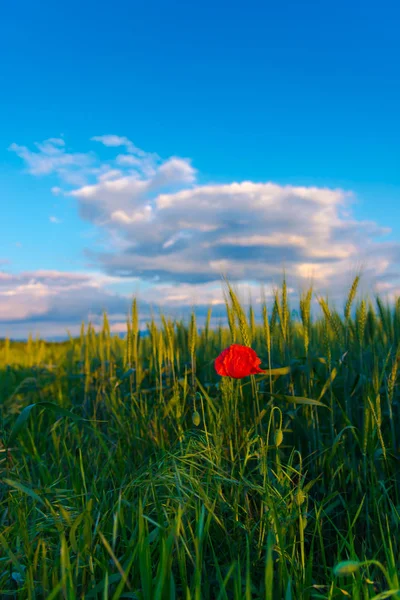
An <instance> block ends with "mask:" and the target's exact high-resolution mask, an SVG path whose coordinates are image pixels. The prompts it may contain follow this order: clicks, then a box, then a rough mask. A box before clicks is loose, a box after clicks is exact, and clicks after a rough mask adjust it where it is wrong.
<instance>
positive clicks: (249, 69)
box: [0, 0, 400, 336]
mask: <svg viewBox="0 0 400 600" xmlns="http://www.w3.org/2000/svg"><path fill="white" fill-rule="evenodd" d="M399 17H400V7H399V5H398V3H397V2H395V1H394V0H392V1H390V2H389V1H383V2H380V3H379V4H377V3H373V2H369V1H367V2H355V1H353V0H350V1H347V2H344V1H339V2H329V3H328V2H320V1H319V2H316V1H313V2H307V3H303V2H281V3H277V2H276V3H275V2H274V3H272V2H247V3H238V2H229V3H227V2H215V1H214V2H208V1H206V2H201V3H197V4H196V3H177V2H172V3H171V2H170V3H166V2H165V3H163V2H140V3H139V2H127V1H116V2H113V3H106V2H101V1H100V2H91V1H86V2H84V3H81V2H79V3H78V2H76V1H74V0H73V1H70V2H68V3H54V2H49V1H42V2H38V3H35V4H32V3H31V2H27V1H26V0H21V1H20V2H18V3H16V2H14V3H8V5H7V6H5V7H3V9H2V20H1V22H0V50H1V55H2V56H3V57H6V59H5V60H3V61H2V64H1V66H0V91H1V94H0V107H1V112H0V198H1V200H2V206H3V216H4V219H5V223H6V226H5V227H3V228H2V235H1V238H0V275H1V273H3V275H2V277H0V336H1V335H5V334H9V335H10V334H11V335H14V336H22V335H26V333H27V332H28V331H29V330H34V331H36V330H39V331H40V332H43V334H44V335H53V334H54V335H58V334H61V333H62V331H65V329H66V327H67V326H68V327H70V328H71V326H72V325H74V323H75V321H77V320H78V318H79V319H80V318H87V317H88V315H89V314H90V315H93V314H98V313H99V312H100V310H101V309H102V308H108V309H109V310H110V311H111V312H113V314H114V321H115V324H116V325H115V327H116V329H117V327H118V323H119V322H120V321H121V322H122V318H121V315H123V313H124V311H125V306H126V304H127V299H128V297H129V296H131V295H132V293H134V292H135V290H136V289H140V290H141V292H140V293H141V294H143V303H144V307H145V308H144V313H143V314H144V315H145V314H146V310H147V308H146V307H147V305H148V303H156V302H161V301H164V300H165V303H166V306H167V307H169V308H171V309H172V308H175V309H176V310H178V311H183V312H184V311H185V310H186V308H187V307H188V306H189V305H190V303H191V302H192V300H193V299H194V300H198V301H199V303H200V305H201V306H203V305H204V307H205V305H206V304H207V302H210V301H213V302H214V303H215V306H216V307H218V306H219V305H218V304H217V297H220V299H221V301H222V293H221V286H220V283H219V281H220V279H219V269H225V268H226V269H227V273H228V275H230V276H231V278H232V280H233V281H236V282H238V283H243V284H245V283H247V284H249V285H250V287H251V286H253V285H254V290H256V289H257V288H258V286H259V283H260V282H265V283H266V285H267V289H268V285H270V284H271V282H272V280H274V281H275V280H277V281H279V277H278V276H277V270H278V267H277V265H278V264H279V265H280V266H281V267H282V265H283V263H285V266H286V268H287V272H288V279H289V284H290V282H291V281H292V283H293V294H295V292H296V289H297V287H298V286H299V285H300V284H301V283H302V280H303V279H305V277H306V276H305V273H306V272H307V273H308V271H307V268H308V267H307V265H313V267H312V268H313V272H314V276H315V280H316V282H319V283H320V284H321V289H324V288H325V287H327V288H329V287H332V284H333V283H335V286H334V288H335V293H336V294H337V296H338V298H340V294H342V293H343V291H344V290H345V289H347V288H346V286H347V284H348V281H349V279H351V275H352V274H354V269H355V267H356V265H357V264H359V262H365V261H366V263H367V264H368V269H369V270H367V275H368V276H369V277H370V281H372V282H374V283H376V284H378V287H379V286H380V288H379V289H380V290H381V291H383V292H387V293H396V290H397V289H398V287H399V282H398V281H396V266H397V264H398V260H399V257H400V251H399V248H398V247H397V239H398V235H399V233H400V208H399V206H400V169H399V154H400V153H399V139H400V118H399V111H398V107H399V106H400V67H399V65H400V60H399V59H400V42H399V36H398V22H399ZM105 136H114V138H110V137H105ZM94 137H97V138H99V139H98V140H97V141H95V140H93V138H94ZM49 139H50V140H56V141H55V142H47V143H45V144H43V142H44V141H45V140H49ZM124 139H126V140H128V141H130V142H129V143H131V144H132V145H131V146H129V144H128V142H126V141H125V142H124ZM119 142H120V143H119ZM118 143H119V145H117V144H118ZM35 144H41V146H38V145H35ZM10 147H11V149H10ZM137 149H142V152H141V151H139V150H137ZM121 156H124V157H125V158H121ZM126 156H128V157H129V158H128V159H126ZM134 159H135V160H136V164H135V167H133V162H134ZM49 161H50V162H49ZM163 165H164V166H163ZM160 168H161V172H162V178H163V179H162V182H161V183H160V175H157V173H158V170H159V169H160ZM100 177H103V179H102V180H100ZM106 180H108V181H111V182H114V183H112V184H111V185H109V187H107V189H106V187H104V185H105V184H104V181H106ZM99 181H103V184H99ZM119 181H120V182H121V181H125V182H127V188H126V193H125V192H124V193H123V194H122V195H121V192H120V188H121V186H120V185H119V183H118V182H119ZM138 181H139V182H140V181H141V182H145V183H146V186H145V187H146V193H145V194H144V195H143V194H142V192H140V193H139V191H138V185H137V184H136V183H134V182H138ZM242 182H250V183H251V184H252V185H255V186H256V187H251V185H250V186H247V187H246V186H244V187H243V186H242V188H240V193H239V199H238V196H237V190H235V188H234V187H232V186H233V185H234V183H239V184H240V183H242ZM269 182H271V184H273V185H274V186H275V187H274V188H265V187H262V186H265V185H267V184H268V183H269ZM88 185H91V186H97V187H95V188H93V189H92V191H91V192H90V194H91V196H90V197H91V200H90V209H89V207H88V204H89V201H88V196H85V192H82V190H83V189H84V188H85V186H88ZM257 186H258V187H257ZM260 186H261V187H260ZM285 186H292V187H291V188H287V187H285ZM139 187H140V186H139ZM312 188H317V190H322V191H320V192H310V193H309V192H307V190H310V189H312ZM325 188H329V189H331V190H338V189H340V190H343V191H344V192H351V193H352V197H350V196H348V195H346V194H345V193H344V192H341V193H339V192H337V195H336V196H329V195H326V194H325V196H324V193H325V192H324V191H323V190H324V189H325ZM118 190H119V191H118ZM202 190H203V191H202ZM300 190H303V191H300ZM304 190H306V191H304ZM179 194H181V196H179ZM182 194H184V199H183V200H182ZM185 194H186V195H185ZM307 194H308V196H310V194H311V197H312V199H311V200H310V198H308V196H307ZM318 194H319V195H318ZM305 196H306V197H307V201H306V206H305V205H304V202H305V200H304V198H305ZM165 197H169V200H168V198H167V199H165ZM205 198H206V199H205ZM202 202H203V204H204V207H203V208H202V211H200V209H199V206H200V205H201V206H203V204H202ZM310 202H314V203H315V206H314V208H315V210H313V211H311V214H312V215H313V218H314V216H315V223H314V228H310V227H308V225H307V222H306V221H305V219H302V215H303V216H304V215H305V214H308V213H307V206H308V205H309V203H310ZM343 203H344V206H342V204H343ZM327 204H329V205H330V208H328V209H327V208H326V206H327ZM261 205H262V207H263V208H260V206H261ZM339 205H340V210H339ZM145 206H148V207H150V208H148V209H145V208H144V207H145ZM218 207H219V208H218ZM271 207H272V208H271ZM273 207H277V208H273ZM321 207H325V208H323V209H322V208H321ZM278 208H279V210H278ZM135 211H136V212H135ZM143 211H144V212H143ZM146 211H147V212H146ZM179 211H180V213H179ZM199 211H200V212H199ZM260 211H261V212H260ZM184 213H187V215H188V219H186V221H187V222H186V224H185V222H184V219H183V218H182V215H183V214H184ZM271 213H273V214H274V216H273V217H270V215H271ZM178 215H180V216H179V218H178ZM190 215H191V217H192V220H190V218H189V217H190ZM249 215H253V222H251V221H249V222H246V219H247V217H248V216H249ZM318 215H319V216H318ZM297 217H298V227H297V228H296V223H295V222H293V220H294V221H295V220H296V218H297ZM285 218H286V221H285ZM193 219H194V220H193ZM189 221H190V223H189ZM255 221H257V222H258V226H256V224H255ZM366 221H368V222H369V225H365V224H364V225H362V223H363V222H366ZM350 222H351V225H350V224H349V223H350ZM322 223H324V224H323V225H322ZM218 226H220V227H218ZM213 227H214V229H213ZM388 228H390V231H389V229H388ZM284 235H290V236H292V237H291V238H290V239H291V241H289V243H288V244H285V242H284V241H282V240H283V239H284V238H283V237H282V236H284ZM296 235H297V237H296ZM257 236H258V237H257ZM260 236H261V237H260ZM293 236H295V237H293ZM235 240H236V243H235ZM314 242H315V248H318V249H319V250H318V252H316V251H313V252H310V251H307V252H306V250H305V245H306V246H307V247H308V248H310V245H311V244H312V243H314ZM335 244H336V245H335ZM329 248H331V252H332V254H331V255H329V251H330V250H329ZM172 249H173V250H174V252H173V253H172V254H171V252H172ZM272 255H273V256H272ZM138 256H139V257H144V258H143V260H142V261H140V260H138ZM196 258H197V259H198V268H197V267H196ZM1 261H2V262H1ZM224 261H225V262H224ZM232 261H233V262H232ZM267 263H268V264H270V265H272V264H273V265H274V266H273V267H272V266H271V268H270V270H268V268H267V267H266V264H267ZM210 264H211V266H210ZM254 265H259V268H255V267H254ZM321 265H324V267H321ZM327 265H328V266H327ZM139 267H140V268H139ZM328 267H329V268H328ZM310 268H311V267H310ZM324 269H325V270H324ZM49 272H51V273H52V275H51V276H50V275H49ZM46 273H47V275H46ZM63 274H64V275H63ZM65 274H67V275H65ZM74 274H75V279H74ZM339 276H340V277H341V282H343V285H339V286H338V285H337V281H338V277H339ZM82 277H84V279H82ZM66 281H68V282H69V284H66ZM171 298H172V299H171ZM174 298H175V300H174ZM11 299H12V303H10V300H11ZM57 307H58V308H57ZM59 307H62V308H63V313H62V314H61V309H60V308H59Z"/></svg>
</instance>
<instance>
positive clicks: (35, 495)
mask: <svg viewBox="0 0 400 600" xmlns="http://www.w3.org/2000/svg"><path fill="white" fill-rule="evenodd" d="M357 285H358V277H357V278H356V279H355V281H354V283H353V285H352V287H351V290H350V292H349V295H348V300H347V302H346V305H345V307H344V311H343V312H342V313H341V314H339V313H338V312H336V311H334V310H332V309H331V308H330V307H329V306H328V304H327V302H326V301H324V300H323V299H322V298H318V301H319V303H320V306H321V309H322V313H321V314H322V316H321V317H320V318H318V319H316V320H315V321H312V319H311V311H310V305H311V300H312V294H313V292H312V290H311V289H310V290H309V291H308V292H307V293H304V295H303V296H302V299H301V303H300V314H301V321H299V322H297V321H293V319H292V317H291V312H290V310H289V307H288V301H287V288H286V282H285V280H284V281H283V284H282V287H281V289H280V290H279V291H277V292H276V296H275V300H274V302H273V303H271V306H268V307H267V306H266V304H265V303H264V305H263V306H262V314H261V317H262V324H261V325H257V324H256V322H255V313H254V310H253V308H250V311H249V314H245V312H244V310H243V309H242V307H241V305H240V302H239V299H238V297H237V295H236V294H235V292H234V291H233V289H232V288H231V286H230V285H229V284H228V283H227V282H226V289H225V298H226V307H227V313H228V321H229V328H226V329H223V328H221V327H220V328H218V329H217V330H211V329H210V327H209V323H210V316H211V311H209V313H208V318H207V322H206V325H205V327H204V329H203V330H201V332H200V333H199V332H198V329H197V325H196V318H195V315H194V314H192V317H191V322H190V323H189V325H188V326H185V325H184V324H183V323H182V322H175V323H173V322H171V321H170V320H166V319H165V318H164V317H162V325H161V326H160V327H157V326H156V324H155V322H154V321H152V322H151V323H150V324H148V329H149V333H150V335H149V336H148V337H145V338H144V337H140V333H139V328H138V323H139V315H138V304H137V302H136V300H134V302H133V306H132V315H131V317H130V318H129V320H128V325H127V327H128V335H127V336H126V339H124V340H123V339H120V338H119V337H117V336H112V335H111V334H110V328H109V324H108V320H107V317H106V316H104V326H103V329H102V332H101V333H99V334H95V332H94V330H93V328H92V327H91V326H88V327H84V326H83V327H82V331H81V336H80V338H78V339H70V340H69V341H68V342H66V343H62V344H55V343H45V342H44V341H40V340H35V341H34V340H32V339H30V340H29V341H28V342H27V343H25V344H22V343H15V342H9V341H7V340H5V341H3V342H2V343H1V345H0V409H1V422H0V441H1V447H0V479H1V482H0V590H1V598H2V599H5V600H6V599H8V598H9V599H14V598H15V599H17V598H18V599H23V600H26V599H31V598H32V599H33V598H36V599H41V598H46V599H47V600H51V599H53V598H65V599H68V600H70V599H71V600H72V599H75V598H76V599H78V598H87V599H90V598H93V599H97V598H98V599H110V600H111V599H112V600H116V599H117V598H136V599H140V600H152V599H158V600H161V599H163V600H167V599H168V600H169V599H171V600H172V599H175V598H176V599H182V600H203V599H204V600H218V599H220V600H227V599H234V600H239V599H243V600H250V599H258V598H263V599H266V600H272V599H277V600H281V599H282V600H292V599H296V600H307V599H311V598H321V599H322V598H325V599H328V598H329V599H331V598H335V599H336V598H343V599H346V598H353V599H355V600H358V599H360V600H364V599H370V598H376V599H378V598H379V599H380V598H382V599H383V598H390V597H393V598H395V597H397V598H400V580H399V578H400V525H399V523H400V405H399V391H398V384H397V375H398V361H399V359H400V300H399V302H397V303H396V304H395V306H393V307H392V308H390V307H388V306H386V305H385V304H384V303H383V302H382V301H381V299H379V298H377V299H374V300H373V301H369V300H361V301H357V304H356V301H355V295H356V291H357ZM232 343H239V344H243V345H249V346H251V347H252V348H253V349H254V350H255V351H256V352H257V354H258V356H259V357H260V358H261V359H262V363H261V366H262V368H263V369H267V373H265V374H263V375H255V376H254V375H252V376H250V377H246V378H244V379H231V378H229V377H220V376H218V375H217V373H216V372H215V368H214V360H215V358H216V357H217V356H218V355H219V354H220V353H221V351H222V350H223V349H224V348H226V347H227V346H229V345H230V344H232Z"/></svg>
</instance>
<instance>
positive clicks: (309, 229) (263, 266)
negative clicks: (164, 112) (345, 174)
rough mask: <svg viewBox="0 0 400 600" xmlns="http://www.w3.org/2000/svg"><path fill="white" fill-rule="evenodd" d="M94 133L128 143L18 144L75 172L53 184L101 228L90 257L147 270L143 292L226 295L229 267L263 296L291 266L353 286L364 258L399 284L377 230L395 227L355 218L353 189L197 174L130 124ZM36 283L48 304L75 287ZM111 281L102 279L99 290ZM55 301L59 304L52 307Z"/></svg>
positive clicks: (35, 170)
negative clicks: (136, 140) (97, 152)
mask: <svg viewBox="0 0 400 600" xmlns="http://www.w3.org/2000/svg"><path fill="white" fill-rule="evenodd" d="M92 140H93V141H97V142H99V143H100V144H102V145H103V146H107V147H108V148H116V149H117V148H118V149H121V148H123V153H121V152H120V153H118V152H116V153H115V158H110V157H108V158H107V161H101V160H100V159H98V158H96V157H94V156H93V155H87V154H83V155H82V154H79V153H75V154H72V153H68V152H67V151H66V148H65V145H64V142H63V140H58V141H57V139H49V140H46V141H45V142H42V143H41V144H37V145H36V147H37V150H36V151H35V152H31V151H30V150H28V149H27V148H26V147H25V146H17V145H13V146H14V147H13V148H12V149H13V150H14V151H15V152H17V153H18V154H19V155H20V156H21V157H22V158H23V159H24V160H25V162H26V164H27V166H28V168H29V169H30V172H31V173H32V174H39V173H41V174H52V173H56V174H58V175H59V177H60V179H61V180H62V181H64V182H65V181H67V180H68V181H69V183H70V188H69V189H68V190H63V189H62V188H60V187H58V186H55V187H53V189H52V191H53V193H55V194H63V195H65V196H68V197H70V198H73V199H75V200H76V202H77V204H78V207H79V211H80V215H81V217H82V218H83V219H85V220H87V221H89V222H91V223H92V224H94V225H96V226H97V228H98V231H99V232H101V235H102V240H103V246H104V248H106V251H104V252H98V251H96V252H94V251H93V250H90V248H88V249H87V255H88V257H89V259H90V260H91V263H92V264H97V265H98V268H99V269H100V270H101V271H102V272H104V273H106V274H107V277H109V278H113V279H115V281H127V280H128V278H129V277H130V278H133V277H139V278H141V279H142V280H144V281H146V282H148V288H146V292H145V295H144V298H145V300H146V301H152V300H154V301H159V302H160V303H162V302H165V303H166V305H168V306H170V307H172V306H178V305H179V306H183V307H185V306H189V304H190V302H192V300H193V299H194V300H195V301H196V303H200V304H201V303H203V304H206V303H214V304H215V305H219V304H220V302H221V299H222V296H221V286H220V275H221V272H224V273H226V274H227V275H228V277H229V279H230V280H231V281H233V282H239V281H243V282H252V283H251V289H252V294H254V295H255V296H256V295H257V294H256V290H257V289H258V288H259V283H261V282H263V283H266V284H267V285H272V283H274V284H277V285H279V283H280V281H281V276H282V269H283V267H285V271H286V275H287V278H288V282H289V284H290V285H291V286H293V289H294V290H297V289H299V288H300V287H302V286H303V284H304V283H305V282H307V281H309V279H310V277H313V278H314V281H315V284H316V287H319V288H320V289H321V288H323V289H324V290H330V291H331V297H337V298H339V297H341V296H342V295H343V294H344V293H345V292H346V291H347V289H348V285H349V284H350V283H351V275H352V274H354V271H355V266H356V265H358V264H363V265H364V279H365V281H366V283H365V285H366V289H368V288H369V289H372V286H373V285H374V284H375V283H379V284H380V288H381V289H382V290H383V289H384V290H385V291H388V292H390V290H394V289H396V286H398V285H399V276H398V275H397V273H396V270H395V268H394V267H395V265H396V264H397V262H398V260H399V259H400V245H399V244H398V243H395V242H390V243H388V242H377V241H376V240H375V238H376V237H377V236H381V235H383V234H385V233H388V232H389V231H390V228H387V227H381V226H379V225H378V224H376V223H374V222H371V221H357V220H355V219H354V218H352V216H351V211H350V207H349V204H351V202H352V201H353V196H352V194H351V193H350V192H348V191H345V190H341V189H328V188H318V187H315V186H314V187H304V186H293V185H278V184H275V183H272V182H264V183H254V182H251V181H243V182H231V183H226V184H219V185H217V184H213V185H211V184H209V185H199V184H198V183H197V172H196V170H195V168H194V167H193V166H192V165H191V162H190V160H188V159H185V158H182V157H177V156H172V157H170V158H167V159H161V158H160V157H159V156H158V155H157V154H155V153H148V152H145V151H143V150H141V149H139V148H137V147H136V146H135V145H134V144H133V143H132V141H131V140H130V139H129V138H127V137H123V136H116V135H103V136H95V137H94V138H92ZM79 157H86V158H85V159H83V158H79ZM89 158H90V161H91V162H90V161H89V162H86V163H85V161H88V160H89ZM80 161H82V162H81V163H80ZM78 164H80V167H79V168H78ZM79 169H80V171H79ZM76 170H78V174H80V175H82V173H83V172H84V182H83V183H82V184H81V183H76V184H73V183H72V176H73V175H74V173H76ZM389 279H390V281H389ZM95 280H96V281H98V276H97V277H96V278H95ZM35 281H36V280H35ZM39 283H40V285H42V286H43V285H44V286H45V290H47V291H46V292H45V293H44V292H43V288H42V287H40V285H38V284H35V286H36V287H35V286H34V287H33V288H29V290H30V291H29V294H31V295H32V297H34V298H35V299H36V300H35V302H36V303H37V302H38V301H37V298H38V297H39V292H40V291H41V293H42V296H40V297H41V298H42V304H41V306H43V298H44V297H45V298H49V297H51V294H50V292H49V289H57V294H56V296H57V298H59V297H65V298H67V297H68V298H70V296H68V295H67V296H66V295H65V294H66V290H65V288H64V287H63V288H62V290H60V289H58V288H57V285H58V284H56V283H55V282H54V281H52V282H51V283H49V279H48V276H47V283H44V282H43V281H42V280H40V282H39ZM21 285H27V283H26V282H25V283H21ZM80 285H82V286H83V288H84V289H85V290H87V289H88V288H89V287H91V288H93V284H89V283H87V282H84V283H82V284H80ZM107 285H109V283H103V284H102V285H101V286H100V287H99V288H98V293H99V294H100V296H99V297H100V298H103V296H102V295H101V293H103V292H101V290H103V289H106V288H105V287H104V286H107ZM46 286H47V287H46ZM12 289H14V288H12ZM100 292H101V293H100ZM43 294H44V295H43ZM17 295H18V294H17ZM83 297H84V298H86V296H85V294H84V295H83ZM107 298H108V300H110V297H108V296H107ZM218 298H219V299H220V300H218ZM71 301H72V300H71ZM74 301H75V303H76V302H77V300H76V299H75V300H74ZM35 302H33V305H35ZM65 302H66V300H65ZM65 302H64V304H65ZM85 302H86V300H85ZM110 302H111V300H110ZM26 306H27V307H28V304H27V305H26ZM85 306H86V305H85ZM46 310H47V311H48V313H47V314H52V310H53V309H52V308H51V307H49V306H48V307H47V309H46ZM67 312H68V311H67Z"/></svg>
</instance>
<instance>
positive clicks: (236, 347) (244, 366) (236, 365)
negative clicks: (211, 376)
mask: <svg viewBox="0 0 400 600" xmlns="http://www.w3.org/2000/svg"><path fill="white" fill-rule="evenodd" d="M260 363H261V359H260V358H258V356H257V354H256V353H255V352H254V350H253V349H252V348H249V347H248V346H241V345H240V344H232V345H231V346H229V348H226V349H225V350H223V351H222V352H221V354H220V355H219V356H218V357H217V358H216V359H215V363H214V366H215V370H216V371H217V373H218V375H222V376H225V377H233V378H234V379H241V378H242V377H247V376H248V375H255V374H256V373H264V372H265V371H263V369H260V367H259V366H258V365H259V364H260Z"/></svg>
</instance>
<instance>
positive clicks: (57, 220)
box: [49, 217, 62, 224]
mask: <svg viewBox="0 0 400 600" xmlns="http://www.w3.org/2000/svg"><path fill="white" fill-rule="evenodd" d="M49 220H50V222H51V223H56V224H59V223H62V221H61V219H59V218H58V217H49Z"/></svg>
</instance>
